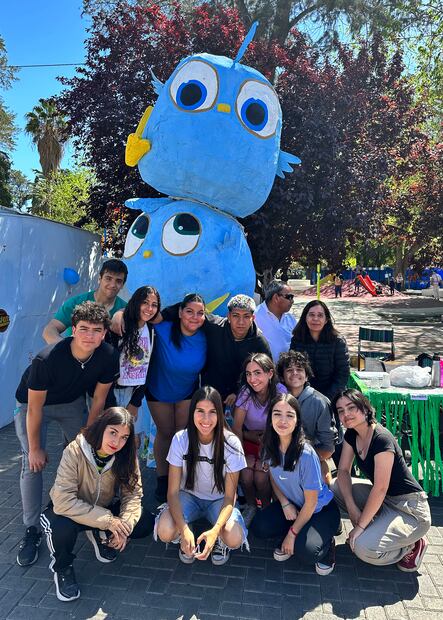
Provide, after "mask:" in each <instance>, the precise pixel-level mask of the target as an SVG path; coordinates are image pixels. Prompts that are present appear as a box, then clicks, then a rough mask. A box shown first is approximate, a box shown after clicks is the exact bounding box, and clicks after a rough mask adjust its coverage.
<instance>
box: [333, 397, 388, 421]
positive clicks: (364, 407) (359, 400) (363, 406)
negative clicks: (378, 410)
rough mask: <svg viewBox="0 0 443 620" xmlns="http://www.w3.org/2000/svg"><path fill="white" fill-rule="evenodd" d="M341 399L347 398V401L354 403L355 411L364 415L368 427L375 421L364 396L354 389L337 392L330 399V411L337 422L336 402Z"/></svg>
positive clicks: (372, 408) (372, 410)
mask: <svg viewBox="0 0 443 620" xmlns="http://www.w3.org/2000/svg"><path fill="white" fill-rule="evenodd" d="M343 397H345V398H349V400H350V401H351V402H352V403H354V405H355V406H356V407H357V409H358V410H359V411H361V412H362V413H364V414H365V416H366V422H367V423H368V426H370V425H371V424H372V423H373V422H376V421H377V420H376V419H375V409H374V407H373V406H372V405H371V403H370V402H369V400H368V399H367V398H366V396H365V395H364V394H362V393H361V392H359V391H358V390H356V389H354V388H349V389H347V390H342V391H341V392H338V393H337V394H336V395H335V396H334V398H333V399H332V402H331V407H332V411H333V412H334V416H335V418H336V420H339V415H338V411H337V401H338V400H339V398H343ZM339 423H340V422H339Z"/></svg>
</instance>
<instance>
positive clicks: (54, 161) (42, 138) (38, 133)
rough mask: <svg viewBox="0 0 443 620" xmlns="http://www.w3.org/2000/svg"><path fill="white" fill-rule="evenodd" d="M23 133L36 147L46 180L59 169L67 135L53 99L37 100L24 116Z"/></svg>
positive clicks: (63, 121)
mask: <svg viewBox="0 0 443 620" xmlns="http://www.w3.org/2000/svg"><path fill="white" fill-rule="evenodd" d="M25 132H26V133H27V134H29V135H30V136H31V139H32V141H33V143H34V144H35V145H36V146H37V149H38V154H39V158H40V165H41V167H42V172H43V176H44V177H46V178H47V179H48V178H49V177H50V176H51V175H52V174H53V173H54V172H56V171H57V170H58V168H59V167H60V162H61V160H62V157H63V147H64V144H65V142H66V141H67V139H68V135H69V134H68V124H67V122H66V119H65V117H64V116H63V114H62V113H61V112H60V111H59V109H58V107H57V104H56V102H55V100H54V99H53V98H49V99H39V104H38V105H36V106H35V107H34V108H33V110H32V111H31V112H28V113H27V114H26V126H25Z"/></svg>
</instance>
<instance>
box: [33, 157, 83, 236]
mask: <svg viewBox="0 0 443 620" xmlns="http://www.w3.org/2000/svg"><path fill="white" fill-rule="evenodd" d="M93 183H94V176H93V174H92V173H91V172H90V171H89V170H87V169H85V168H79V169H77V170H57V171H55V172H53V173H52V175H51V176H50V177H49V178H46V177H44V176H43V175H40V176H39V177H37V179H36V181H35V183H34V188H33V199H32V207H31V209H30V211H31V213H32V214H33V215H40V216H43V217H47V218H49V219H51V220H56V221H58V222H63V223H64V224H71V225H73V226H81V227H85V224H86V223H87V218H86V207H87V205H88V203H89V200H90V194H91V187H92V185H93ZM89 223H90V226H88V227H87V228H88V229H89V230H95V223H94V222H89ZM91 225H92V226H91Z"/></svg>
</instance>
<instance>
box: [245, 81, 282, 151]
mask: <svg viewBox="0 0 443 620" xmlns="http://www.w3.org/2000/svg"><path fill="white" fill-rule="evenodd" d="M235 109H236V112H237V116H238V118H239V119H240V121H241V123H242V125H243V126H244V127H245V128H246V129H247V130H248V131H249V132H250V133H252V134H254V135H255V136H256V137H258V138H264V139H266V138H270V137H271V136H273V135H274V134H275V133H276V131H277V129H278V126H279V122H280V123H281V109H280V103H279V101H278V97H277V95H276V93H275V91H274V89H273V88H272V86H271V85H270V84H267V83H266V82H261V81H259V80H246V81H245V82H243V84H242V85H241V87H240V90H239V91H238V95H237V99H236V102H235Z"/></svg>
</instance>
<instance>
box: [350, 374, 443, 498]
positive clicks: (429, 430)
mask: <svg viewBox="0 0 443 620" xmlns="http://www.w3.org/2000/svg"><path fill="white" fill-rule="evenodd" d="M349 386H350V387H353V388H356V389H357V390H360V391H361V392H363V394H365V396H367V397H368V398H369V400H370V401H371V404H372V406H373V407H374V409H375V412H376V416H377V420H378V421H380V420H381V418H382V414H383V415H384V416H385V418H386V427H387V428H388V429H389V430H390V431H391V433H392V434H393V435H395V437H397V439H398V441H399V443H401V440H402V430H403V431H404V430H405V426H406V427H407V430H408V431H409V432H408V440H409V445H410V450H411V457H412V474H413V476H414V477H415V478H416V479H417V480H420V481H421V482H422V485H423V488H424V490H425V491H426V492H427V493H430V494H432V495H434V496H438V495H440V492H441V491H442V490H443V463H442V459H441V451H440V408H441V407H443V390H435V391H433V390H412V389H411V390H406V389H404V388H395V387H391V388H389V389H382V388H380V389H378V388H372V387H368V386H367V385H366V384H365V382H364V381H363V380H362V379H359V378H358V377H357V375H356V374H355V373H354V372H353V373H351V376H350V379H349ZM433 392H434V393H433Z"/></svg>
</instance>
